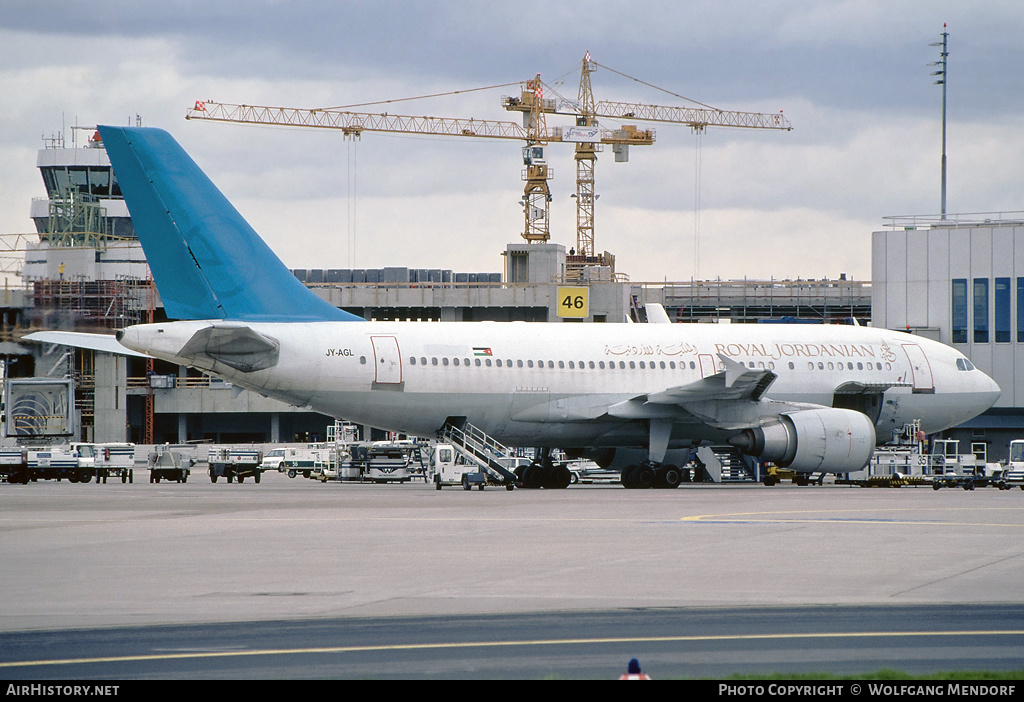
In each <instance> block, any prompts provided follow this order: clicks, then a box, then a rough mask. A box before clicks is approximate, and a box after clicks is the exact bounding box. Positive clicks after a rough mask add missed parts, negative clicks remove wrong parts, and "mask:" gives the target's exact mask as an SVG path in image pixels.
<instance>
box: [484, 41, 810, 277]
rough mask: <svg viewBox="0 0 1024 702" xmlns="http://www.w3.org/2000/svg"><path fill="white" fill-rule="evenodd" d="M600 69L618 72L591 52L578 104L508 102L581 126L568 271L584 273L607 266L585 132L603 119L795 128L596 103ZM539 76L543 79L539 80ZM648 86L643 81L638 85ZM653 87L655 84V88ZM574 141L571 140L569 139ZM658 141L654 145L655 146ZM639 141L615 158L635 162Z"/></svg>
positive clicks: (741, 115) (717, 113)
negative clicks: (594, 80)
mask: <svg viewBox="0 0 1024 702" xmlns="http://www.w3.org/2000/svg"><path fill="white" fill-rule="evenodd" d="M598 66H600V67H601V68H605V69H606V70H609V71H612V72H614V73H619V72H618V71H615V70H614V69H610V68H607V67H606V66H601V65H600V64H598V63H597V62H596V61H594V60H593V59H592V58H591V57H590V52H589V51H588V52H587V53H586V55H585V56H584V57H583V67H582V70H581V73H580V86H579V94H578V98H577V100H576V101H575V102H571V101H567V100H561V101H556V100H547V101H537V104H534V102H535V101H533V100H531V96H530V92H529V91H528V90H526V89H525V88H524V90H523V94H522V97H521V98H520V99H518V100H512V99H508V98H505V99H504V100H503V104H504V107H505V109H506V110H512V111H520V112H524V111H525V110H526V109H527V108H529V109H531V110H534V109H539V110H541V111H542V112H548V113H554V114H570V115H575V116H576V125H577V127H578V128H579V129H580V130H581V131H582V134H581V136H580V137H579V138H577V139H572V140H574V141H576V194H575V195H574V197H575V199H576V255H575V256H570V257H569V260H568V261H567V263H568V268H569V269H570V270H578V269H580V268H582V267H583V266H587V265H607V263H608V262H607V261H606V260H605V258H606V257H604V256H597V255H596V254H595V249H594V204H595V201H596V199H597V195H596V194H595V193H594V166H595V164H596V162H597V152H598V151H599V150H600V149H599V145H598V142H596V141H594V140H586V139H585V137H584V136H583V134H585V133H586V131H585V130H597V129H598V121H597V120H598V118H599V117H600V118H609V119H630V120H633V119H635V120H638V121H643V122H667V123H672V124H685V125H687V126H689V127H691V128H692V129H693V130H694V131H696V132H703V131H704V130H705V129H706V128H707V127H711V126H716V127H742V128H749V129H782V130H786V131H789V130H792V129H793V126H792V125H791V124H790V123H789V120H787V119H786V118H785V117H783V116H782V114H781V113H777V114H763V113H757V112H735V111H731V110H718V109H715V108H711V107H707V106H704V107H666V106H663V105H645V104H641V103H635V102H614V101H610V100H601V101H595V99H594V92H593V89H592V88H591V84H590V74H591V73H593V72H594V70H595V67H598ZM619 75H622V76H624V77H626V78H630V79H631V80H638V79H636V78H632V77H631V76H626V75H625V74H619ZM538 77H539V76H538ZM638 82H643V81H638ZM652 87H653V86H652ZM633 129H635V127H631V126H626V127H622V129H621V130H618V131H613V132H612V133H613V134H621V135H623V136H625V135H626V133H627V132H628V131H629V130H633ZM565 141H569V139H565ZM652 143H653V142H652ZM631 144H637V142H636V141H629V140H627V139H623V140H622V141H620V142H618V143H615V144H613V150H614V154H615V160H616V161H618V162H623V161H628V160H629V146H630V145H631Z"/></svg>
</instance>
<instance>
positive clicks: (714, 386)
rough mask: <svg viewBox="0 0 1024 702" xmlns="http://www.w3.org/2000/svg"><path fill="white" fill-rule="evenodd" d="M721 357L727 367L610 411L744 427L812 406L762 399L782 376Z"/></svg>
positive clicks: (614, 414)
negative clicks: (768, 417)
mask: <svg viewBox="0 0 1024 702" xmlns="http://www.w3.org/2000/svg"><path fill="white" fill-rule="evenodd" d="M719 358H720V359H721V361H722V363H723V364H724V365H725V370H723V371H720V372H718V373H716V374H715V375H711V376H708V377H706V378H701V379H700V380H698V381H696V382H693V383H688V384H686V385H680V386H677V387H673V388H668V389H666V390H662V391H660V392H656V393H649V394H646V395H640V396H638V397H634V398H631V399H629V400H625V401H623V402H619V403H616V404H614V405H611V406H610V407H608V410H607V414H608V415H609V416H612V417H617V418H620V419H672V418H678V419H681V418H683V417H694V418H696V419H698V420H700V421H702V422H706V423H707V424H710V425H711V426H714V427H717V428H719V429H743V428H746V427H749V426H756V425H757V424H759V423H760V422H761V421H763V420H764V418H765V417H766V416H775V415H777V414H780V413H782V412H785V411H788V410H793V409H798V408H799V409H803V408H807V407H811V406H812V405H804V404H799V403H792V402H774V401H765V400H761V396H762V395H764V393H765V391H766V390H768V388H769V387H770V386H771V384H772V383H773V382H775V379H776V378H777V377H778V376H777V375H776V374H775V373H773V372H772V371H770V370H767V369H764V368H758V369H755V368H747V367H746V366H744V365H743V364H742V363H739V362H737V361H734V360H732V359H730V358H728V357H726V356H722V355H721V354H719ZM814 406H816V405H814Z"/></svg>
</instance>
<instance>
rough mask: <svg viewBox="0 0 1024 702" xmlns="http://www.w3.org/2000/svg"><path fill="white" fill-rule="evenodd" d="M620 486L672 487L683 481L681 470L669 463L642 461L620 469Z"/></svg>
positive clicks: (636, 487) (632, 487)
mask: <svg viewBox="0 0 1024 702" xmlns="http://www.w3.org/2000/svg"><path fill="white" fill-rule="evenodd" d="M621 475H622V487H624V488H627V489H638V488H641V489H642V488H663V489H673V488H677V487H679V483H681V482H683V472H682V471H681V470H680V469H679V467H678V466H674V465H672V464H670V463H653V462H651V461H644V462H643V463H638V464H634V465H630V466H626V467H625V468H623V469H622V474H621Z"/></svg>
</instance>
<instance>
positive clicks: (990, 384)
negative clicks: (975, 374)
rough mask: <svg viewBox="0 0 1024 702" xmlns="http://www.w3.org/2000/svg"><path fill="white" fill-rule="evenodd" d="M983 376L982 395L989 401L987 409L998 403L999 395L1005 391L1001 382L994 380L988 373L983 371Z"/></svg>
mask: <svg viewBox="0 0 1024 702" xmlns="http://www.w3.org/2000/svg"><path fill="white" fill-rule="evenodd" d="M981 377H982V381H981V386H982V390H981V395H982V397H983V398H984V399H985V402H986V403H987V404H986V405H985V409H986V410H987V409H988V408H989V407H991V406H992V405H994V404H995V403H996V400H998V399H999V396H1000V395H1002V394H1003V391H1002V389H1001V388H1000V387H999V384H998V383H997V382H996V381H994V380H993V379H992V378H991V377H990V376H989V375H988V374H987V373H982V374H981ZM982 411H984V410H982Z"/></svg>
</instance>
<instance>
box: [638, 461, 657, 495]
mask: <svg viewBox="0 0 1024 702" xmlns="http://www.w3.org/2000/svg"><path fill="white" fill-rule="evenodd" d="M633 482H635V483H636V486H637V487H638V488H641V489H644V490H646V489H647V488H651V487H654V468H652V467H651V466H649V465H647V464H646V463H641V464H640V465H639V466H637V467H636V469H635V470H634V471H633Z"/></svg>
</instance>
